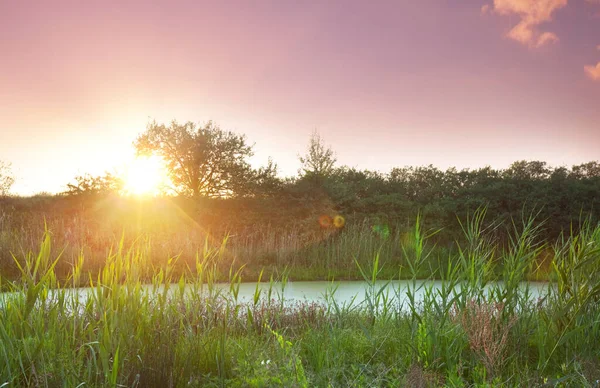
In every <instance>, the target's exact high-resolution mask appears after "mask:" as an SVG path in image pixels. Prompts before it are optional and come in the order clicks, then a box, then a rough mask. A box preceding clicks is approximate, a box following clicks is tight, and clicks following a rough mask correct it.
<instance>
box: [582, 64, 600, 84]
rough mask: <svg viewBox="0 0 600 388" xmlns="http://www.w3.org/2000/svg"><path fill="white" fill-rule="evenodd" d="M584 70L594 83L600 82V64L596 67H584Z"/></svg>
mask: <svg viewBox="0 0 600 388" xmlns="http://www.w3.org/2000/svg"><path fill="white" fill-rule="evenodd" d="M583 70H584V71H585V74H586V75H587V76H588V77H590V78H591V79H592V80H593V81H600V62H598V63H596V66H594V65H591V66H584V67H583Z"/></svg>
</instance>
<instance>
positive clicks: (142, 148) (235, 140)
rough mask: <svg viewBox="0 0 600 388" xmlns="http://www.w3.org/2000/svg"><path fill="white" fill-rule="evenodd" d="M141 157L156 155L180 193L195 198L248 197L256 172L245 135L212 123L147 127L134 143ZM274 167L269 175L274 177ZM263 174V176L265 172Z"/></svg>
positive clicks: (156, 124)
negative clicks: (160, 159)
mask: <svg viewBox="0 0 600 388" xmlns="http://www.w3.org/2000/svg"><path fill="white" fill-rule="evenodd" d="M134 145H135V148H136V150H137V153H138V154H146V155H147V154H156V155H158V156H160V157H162V158H163V160H164V161H165V163H166V165H167V169H168V173H169V177H170V179H171V182H172V183H173V185H174V189H175V191H177V192H178V193H179V194H184V195H192V196H194V197H228V196H236V195H247V194H248V190H249V187H250V186H251V185H250V184H249V182H251V181H252V180H253V178H255V175H256V174H255V173H256V172H255V171H254V170H252V168H251V167H250V164H249V163H248V158H249V157H250V156H252V155H253V152H252V146H250V145H248V144H247V143H246V138H245V136H243V135H237V134H235V133H233V132H230V131H224V130H222V129H221V128H220V127H219V126H218V125H216V124H214V123H213V122H212V121H209V122H208V123H206V124H204V125H196V124H195V123H192V122H187V123H185V124H179V123H177V122H176V121H173V122H171V124H170V125H164V124H158V123H156V122H155V121H154V122H151V123H149V124H148V126H147V127H146V131H145V132H144V133H142V134H141V135H140V136H139V137H138V138H137V140H136V141H135V143H134ZM275 167H276V166H274V165H270V167H269V168H268V169H269V171H268V172H269V173H270V174H271V175H274V173H275ZM261 173H262V174H263V175H264V174H265V171H264V170H262V171H261Z"/></svg>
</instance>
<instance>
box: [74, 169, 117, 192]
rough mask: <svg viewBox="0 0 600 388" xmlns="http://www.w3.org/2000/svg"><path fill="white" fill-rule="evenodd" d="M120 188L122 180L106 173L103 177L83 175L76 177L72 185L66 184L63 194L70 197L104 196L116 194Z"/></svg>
mask: <svg viewBox="0 0 600 388" xmlns="http://www.w3.org/2000/svg"><path fill="white" fill-rule="evenodd" d="M122 188H123V181H122V179H121V178H119V177H117V176H115V175H113V174H111V173H108V172H107V173H105V174H104V175H103V176H102V175H99V176H92V175H90V174H85V175H79V176H76V177H75V182H74V183H68V184H67V190H66V191H65V192H64V193H63V194H65V195H70V196H78V195H88V196H93V195H106V194H110V193H118V192H119V191H120V190H121V189H122Z"/></svg>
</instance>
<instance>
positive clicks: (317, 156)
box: [298, 131, 337, 182]
mask: <svg viewBox="0 0 600 388" xmlns="http://www.w3.org/2000/svg"><path fill="white" fill-rule="evenodd" d="M298 159H299V160H300V163H302V168H301V169H300V171H299V173H300V175H303V176H305V177H307V178H312V179H313V180H315V181H316V182H320V181H322V180H323V178H325V177H327V176H329V175H331V174H332V173H333V171H334V166H335V163H336V162H337V159H336V157H335V153H334V152H333V150H332V149H331V147H328V146H326V145H325V144H324V142H323V139H322V138H321V136H320V135H319V133H318V132H317V131H314V132H313V133H312V135H311V137H310V141H309V144H308V150H307V151H306V155H304V156H299V157H298Z"/></svg>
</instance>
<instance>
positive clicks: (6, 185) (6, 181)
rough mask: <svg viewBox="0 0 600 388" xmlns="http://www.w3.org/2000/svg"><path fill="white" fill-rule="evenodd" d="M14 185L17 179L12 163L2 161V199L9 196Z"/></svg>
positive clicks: (0, 184)
mask: <svg viewBox="0 0 600 388" xmlns="http://www.w3.org/2000/svg"><path fill="white" fill-rule="evenodd" d="M14 183H15V177H14V176H13V174H12V172H11V169H10V163H6V162H3V161H2V160H0V197H4V196H6V195H8V193H9V192H10V188H11V187H12V185H13V184H14Z"/></svg>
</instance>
